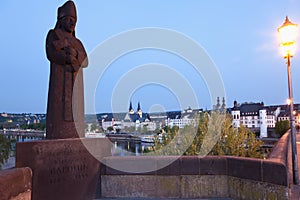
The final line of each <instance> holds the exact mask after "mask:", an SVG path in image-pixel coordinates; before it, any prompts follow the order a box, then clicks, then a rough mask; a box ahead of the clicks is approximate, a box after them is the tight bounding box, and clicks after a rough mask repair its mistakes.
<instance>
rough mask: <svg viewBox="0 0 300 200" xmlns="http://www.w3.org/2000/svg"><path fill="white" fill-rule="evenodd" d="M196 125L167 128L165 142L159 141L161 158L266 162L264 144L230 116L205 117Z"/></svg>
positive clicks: (155, 148)
mask: <svg viewBox="0 0 300 200" xmlns="http://www.w3.org/2000/svg"><path fill="white" fill-rule="evenodd" d="M195 122H197V123H195V124H191V125H189V126H186V127H184V128H183V129H179V128H178V127H176V128H174V127H173V128H172V129H171V128H169V127H164V128H163V130H164V133H163V136H162V142H159V140H158V139H156V141H155V145H154V154H158V155H198V156H205V155H232V156H243V157H254V158H262V153H261V151H260V147H261V145H262V142H261V141H259V140H256V138H255V134H254V133H252V132H251V131H250V130H249V129H247V128H245V127H243V126H241V127H240V128H239V129H237V128H234V127H233V126H232V120H231V117H230V115H226V114H223V113H220V112H210V113H206V112H204V113H201V114H200V115H199V116H197V117H196V118H195Z"/></svg>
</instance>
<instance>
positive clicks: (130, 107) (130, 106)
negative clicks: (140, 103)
mask: <svg viewBox="0 0 300 200" xmlns="http://www.w3.org/2000/svg"><path fill="white" fill-rule="evenodd" d="M131 110H133V108H132V102H131V101H130V104H129V111H131Z"/></svg>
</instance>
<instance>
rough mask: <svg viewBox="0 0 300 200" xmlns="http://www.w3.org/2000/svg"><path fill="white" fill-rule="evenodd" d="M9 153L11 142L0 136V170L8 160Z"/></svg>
mask: <svg viewBox="0 0 300 200" xmlns="http://www.w3.org/2000/svg"><path fill="white" fill-rule="evenodd" d="M10 151H11V142H10V141H9V140H8V139H6V137H5V136H4V135H0V169H1V166H2V165H3V164H4V163H5V162H6V161H7V160H8V158H9V154H10Z"/></svg>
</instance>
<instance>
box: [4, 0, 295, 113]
mask: <svg viewBox="0 0 300 200" xmlns="http://www.w3.org/2000/svg"><path fill="white" fill-rule="evenodd" d="M64 2H65V1H62V0H59V1H58V0H57V1H49V0H48V1H34V0H26V1H14V0H12V1H11V0H10V1H9V0H1V2H0V20H1V31H0V44H1V54H0V55H1V57H0V58H1V61H2V62H1V72H0V93H1V96H0V112H7V113H24V112H26V113H46V105H47V93H48V84H49V72H50V70H49V68H50V63H49V61H48V60H47V58H46V52H45V39H46V35H47V33H48V31H49V30H50V29H52V28H54V26H55V23H56V17H57V16H56V14H57V8H58V7H59V6H61V5H62V4H63V3H64ZM74 2H75V4H76V7H77V16H78V21H77V26H76V37H78V38H79V39H80V40H81V41H82V43H83V44H84V46H85V48H86V51H87V53H88V54H89V55H91V58H92V57H93V53H94V52H95V50H96V49H97V47H99V45H100V46H101V44H103V43H105V41H107V40H108V39H109V38H114V37H118V35H119V34H120V33H121V34H122V33H126V32H128V31H132V30H141V29H147V28H149V27H151V28H160V29H163V30H169V31H174V32H176V33H178V34H181V35H184V36H186V37H187V38H190V39H191V40H192V41H194V42H196V43H197V44H198V45H199V46H200V47H202V48H203V50H204V51H205V52H206V53H207V54H208V56H209V57H210V59H211V60H212V62H213V63H214V64H215V67H216V69H217V70H218V73H219V75H220V77H221V78H222V81H223V85H224V88H225V92H226V97H225V98H226V104H227V106H228V107H232V106H233V101H234V100H237V101H238V102H239V103H242V102H261V101H263V102H264V103H265V104H266V105H276V104H284V103H286V99H287V97H288V89H287V70H286V63H285V60H284V59H283V58H282V57H281V55H280V51H279V44H278V37H277V28H278V27H279V26H281V25H282V23H283V22H284V20H285V16H286V15H288V16H289V19H290V20H291V21H292V22H293V23H297V24H300V12H299V10H300V1H299V0H285V1H282V0H280V1H271V0H251V1H250V0H248V1H240V0H226V1H225V0H210V1H208V0H206V1H204V0H151V1H150V0H149V1H148V0H77V1H74ZM138 37H142V35H141V36H139V35H137V39H141V38H138ZM142 39H143V38H142ZM145 39H146V38H145ZM127 42H129V43H135V42H136V41H135V40H131V41H127ZM177 42H182V41H174V44H176V43H177ZM299 42H300V37H298V44H297V46H298V47H299ZM102 46H103V45H102ZM119 46H120V48H122V47H123V44H122V43H120V44H119ZM107 48H108V50H107V51H110V50H111V49H110V48H109V46H108V47H107ZM187 53H189V52H187ZM97 56H98V59H101V58H102V57H103V58H105V56H106V55H105V53H104V54H101V55H97ZM91 62H93V61H91ZM291 64H292V81H293V91H294V100H295V102H296V103H300V50H299V48H298V51H297V52H296V55H295V56H294V58H292V60H291ZM143 66H144V67H145V68H143ZM92 67H94V68H95V67H96V68H97V66H96V65H90V66H89V68H91V69H86V70H85V72H84V73H85V75H86V76H85V82H88V81H91V79H90V78H89V77H88V76H87V74H88V70H93V69H92ZM101 67H102V68H103V67H104V66H99V68H101ZM105 67H106V68H105V69H106V70H105V72H104V74H102V76H101V77H99V79H98V81H99V82H97V83H96V85H97V88H96V90H95V99H94V101H95V105H86V112H87V113H90V112H92V111H93V109H90V107H91V106H92V107H93V106H95V111H96V112H97V113H98V112H110V111H112V110H113V111H118V112H122V111H123V112H126V111H127V109H128V104H129V101H130V100H131V101H132V103H133V106H134V108H135V109H136V106H137V102H138V101H140V103H141V106H142V109H143V111H144V112H151V111H153V112H154V111H164V110H180V109H185V108H187V106H191V107H193V108H195V107H196V106H197V104H195V102H194V101H193V100H192V99H193V98H191V96H190V95H184V93H181V92H180V91H178V90H177V89H178V88H181V91H184V92H185V91H186V92H187V94H189V93H188V91H189V88H187V87H190V88H191V89H192V91H193V93H194V94H195V96H196V99H197V101H198V106H199V107H200V108H203V109H211V108H212V105H213V104H215V103H216V102H215V101H214V102H212V100H211V91H209V89H208V88H209V86H208V85H207V81H206V80H205V78H203V77H202V76H201V74H197V72H196V71H195V70H194V68H193V66H192V64H191V63H189V62H188V61H187V60H184V59H183V58H182V57H180V56H178V55H176V54H172V53H171V52H168V51H164V50H161V49H159V48H152V49H149V48H148V49H139V50H136V51H133V50H132V51H131V52H129V53H127V54H124V55H120V56H119V57H118V58H116V59H115V60H114V61H113V62H112V63H110V65H109V66H105ZM156 68H159V69H162V70H161V71H160V72H161V73H160V72H159V71H158V73H160V74H157V76H158V77H159V76H162V75H163V76H162V77H165V78H166V79H167V80H173V79H175V78H176V77H177V78H178V81H176V83H174V82H171V81H170V82H166V83H162V82H160V81H159V80H161V79H155V80H153V81H152V82H151V80H146V79H147V74H149V76H150V75H151V74H150V73H151V70H152V69H153V70H152V71H153V72H154V74H155V73H156V71H155V69H156ZM139 69H140V70H139ZM141 69H145V70H141ZM149 69H150V71H149V72H147V70H149ZM163 69H166V71H164V70H163ZM173 72H174V73H173ZM174 74H175V75H174ZM134 80H140V82H137V83H136V82H134ZM143 80H144V82H143ZM181 80H184V81H181ZM150 82H151V84H149V83H150ZM183 83H184V84H183ZM130 84H138V85H136V88H135V89H134V90H130V88H129V89H128V88H126V87H127V86H128V87H129V85H130ZM168 84H171V85H168ZM87 85H89V84H86V86H87ZM120 85H121V86H120ZM133 88H134V87H133ZM126 89H128V90H129V92H127V94H125V95H123V96H122V95H121V94H119V93H117V92H118V91H119V92H120V91H123V92H124V91H126ZM87 90H88V89H86V91H87ZM179 93H180V94H179ZM220 95H221V94H220ZM114 97H115V98H114ZM220 98H221V99H222V96H220ZM113 101H116V102H114V103H112V102H113ZM86 102H89V101H86ZM115 104H117V106H115V107H114V105H115ZM112 107H114V108H112Z"/></svg>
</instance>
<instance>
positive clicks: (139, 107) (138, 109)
mask: <svg viewBox="0 0 300 200" xmlns="http://www.w3.org/2000/svg"><path fill="white" fill-rule="evenodd" d="M140 110H141V105H140V102H139V103H138V107H137V111H140Z"/></svg>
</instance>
